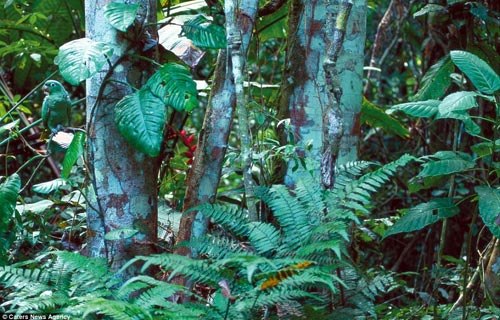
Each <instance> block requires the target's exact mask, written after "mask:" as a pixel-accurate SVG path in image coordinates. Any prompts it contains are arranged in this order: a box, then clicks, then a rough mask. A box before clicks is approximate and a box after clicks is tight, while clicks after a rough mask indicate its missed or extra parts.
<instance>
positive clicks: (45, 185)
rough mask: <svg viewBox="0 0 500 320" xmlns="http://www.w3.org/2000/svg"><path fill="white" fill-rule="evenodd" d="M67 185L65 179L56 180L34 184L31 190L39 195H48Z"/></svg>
mask: <svg viewBox="0 0 500 320" xmlns="http://www.w3.org/2000/svg"><path fill="white" fill-rule="evenodd" d="M66 184H67V181H66V180H65V179H61V178H57V179H54V180H51V181H47V182H42V183H38V184H35V185H34V186H33V187H32V188H31V190H33V191H35V192H38V193H41V194H49V193H51V192H52V191H55V190H59V188H60V187H62V186H64V185H66Z"/></svg>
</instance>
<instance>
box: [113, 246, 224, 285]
mask: <svg viewBox="0 0 500 320" xmlns="http://www.w3.org/2000/svg"><path fill="white" fill-rule="evenodd" d="M136 262H143V266H142V268H141V272H144V271H146V270H147V269H148V268H149V267H150V266H151V265H156V266H160V267H162V268H163V269H165V270H168V271H170V278H169V279H172V278H173V277H174V276H176V275H182V276H185V277H187V278H189V279H190V280H192V281H194V282H203V283H208V284H212V285H214V284H215V285H216V284H217V283H218V281H219V280H220V278H221V276H220V274H219V272H218V271H219V270H216V268H214V267H211V265H210V264H209V263H208V262H207V261H206V260H196V259H191V258H189V257H186V256H181V255H177V254H154V255H150V256H137V257H135V258H134V259H132V260H130V261H129V262H127V263H126V264H125V265H124V266H123V267H122V269H120V271H123V270H125V269H126V268H128V267H129V266H130V265H132V264H134V263H136Z"/></svg>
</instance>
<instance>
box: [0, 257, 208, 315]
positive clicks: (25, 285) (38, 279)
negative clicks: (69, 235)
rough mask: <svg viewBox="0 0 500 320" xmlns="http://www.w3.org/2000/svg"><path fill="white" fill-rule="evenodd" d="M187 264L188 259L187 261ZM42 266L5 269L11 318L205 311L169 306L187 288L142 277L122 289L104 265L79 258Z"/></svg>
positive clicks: (47, 260) (0, 281)
mask: <svg viewBox="0 0 500 320" xmlns="http://www.w3.org/2000/svg"><path fill="white" fill-rule="evenodd" d="M186 259H187V258H186ZM38 260H39V261H41V260H43V261H44V262H43V263H41V264H39V263H38V262H37V261H29V262H27V263H23V264H21V265H15V266H6V267H0V285H1V286H2V287H3V288H4V292H6V295H5V296H4V297H3V300H4V301H5V302H3V303H2V305H1V307H2V308H4V309H0V311H3V312H10V313H18V314H20V313H35V314H37V313H43V314H45V313H54V314H56V313H63V314H65V315H69V316H72V317H75V318H79V319H82V318H86V317H88V316H89V317H90V316H91V315H92V316H105V317H107V318H111V319H153V318H156V317H157V316H158V317H159V318H163V319H165V318H175V317H176V316H177V315H178V314H181V313H182V314H183V315H186V316H187V317H192V318H196V317H199V316H200V315H201V314H203V313H204V312H205V311H204V306H202V305H198V306H197V307H194V306H191V307H189V308H188V307H187V306H183V305H178V304H175V303H173V302H171V301H169V298H171V297H172V296H173V295H174V294H175V293H176V292H179V291H182V290H183V289H184V288H183V287H181V286H178V285H174V284H170V283H167V282H164V281H159V280H157V279H154V278H152V277H149V276H145V275H141V276H137V277H134V278H131V279H129V280H128V281H127V282H125V283H123V284H121V283H120V282H119V278H117V277H116V274H115V272H113V271H112V270H110V269H109V268H108V266H107V264H106V262H105V260H104V259H98V258H87V257H84V256H81V255H79V254H77V253H71V252H64V251H60V252H53V253H50V254H45V255H41V256H40V257H38ZM203 280H205V278H203Z"/></svg>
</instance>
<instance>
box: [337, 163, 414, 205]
mask: <svg viewBox="0 0 500 320" xmlns="http://www.w3.org/2000/svg"><path fill="white" fill-rule="evenodd" d="M413 160H417V159H416V158H415V157H413V156H411V155H408V154H405V155H403V156H401V157H400V158H399V159H397V160H395V161H392V162H390V163H388V164H385V165H383V166H381V167H380V168H378V169H377V170H375V171H372V172H369V173H367V174H364V175H362V176H361V177H360V178H359V179H353V177H356V176H359V175H360V174H361V172H362V171H363V170H365V169H366V168H367V167H369V166H370V165H373V164H374V163H372V162H366V161H359V162H351V163H349V164H348V165H347V166H344V167H340V168H339V169H338V177H337V180H336V183H335V186H334V188H333V191H332V192H331V196H330V198H332V200H331V202H337V203H338V202H341V204H342V206H343V207H345V208H349V209H353V210H357V211H360V212H362V213H365V214H369V213H370V210H369V205H370V200H371V194H372V193H373V192H376V191H378V189H379V188H381V187H382V186H383V185H385V184H386V183H387V182H388V181H390V179H391V177H392V176H393V175H394V174H395V173H396V170H397V168H398V167H402V166H405V165H406V164H408V163H409V162H410V161H413Z"/></svg>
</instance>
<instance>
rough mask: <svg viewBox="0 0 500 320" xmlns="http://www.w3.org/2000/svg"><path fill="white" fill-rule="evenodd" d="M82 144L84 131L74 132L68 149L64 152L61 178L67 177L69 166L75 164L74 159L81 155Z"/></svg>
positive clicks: (69, 170)
mask: <svg viewBox="0 0 500 320" xmlns="http://www.w3.org/2000/svg"><path fill="white" fill-rule="evenodd" d="M84 145H85V133H84V132H83V131H77V132H75V135H74V136H73V140H71V143H70V144H69V147H68V150H66V154H65V155H64V160H63V168H62V172H61V178H63V179H68V177H69V174H70V172H71V168H72V167H73V165H74V164H75V162H76V160H78V158H79V157H80V156H82V155H83V151H84Z"/></svg>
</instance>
